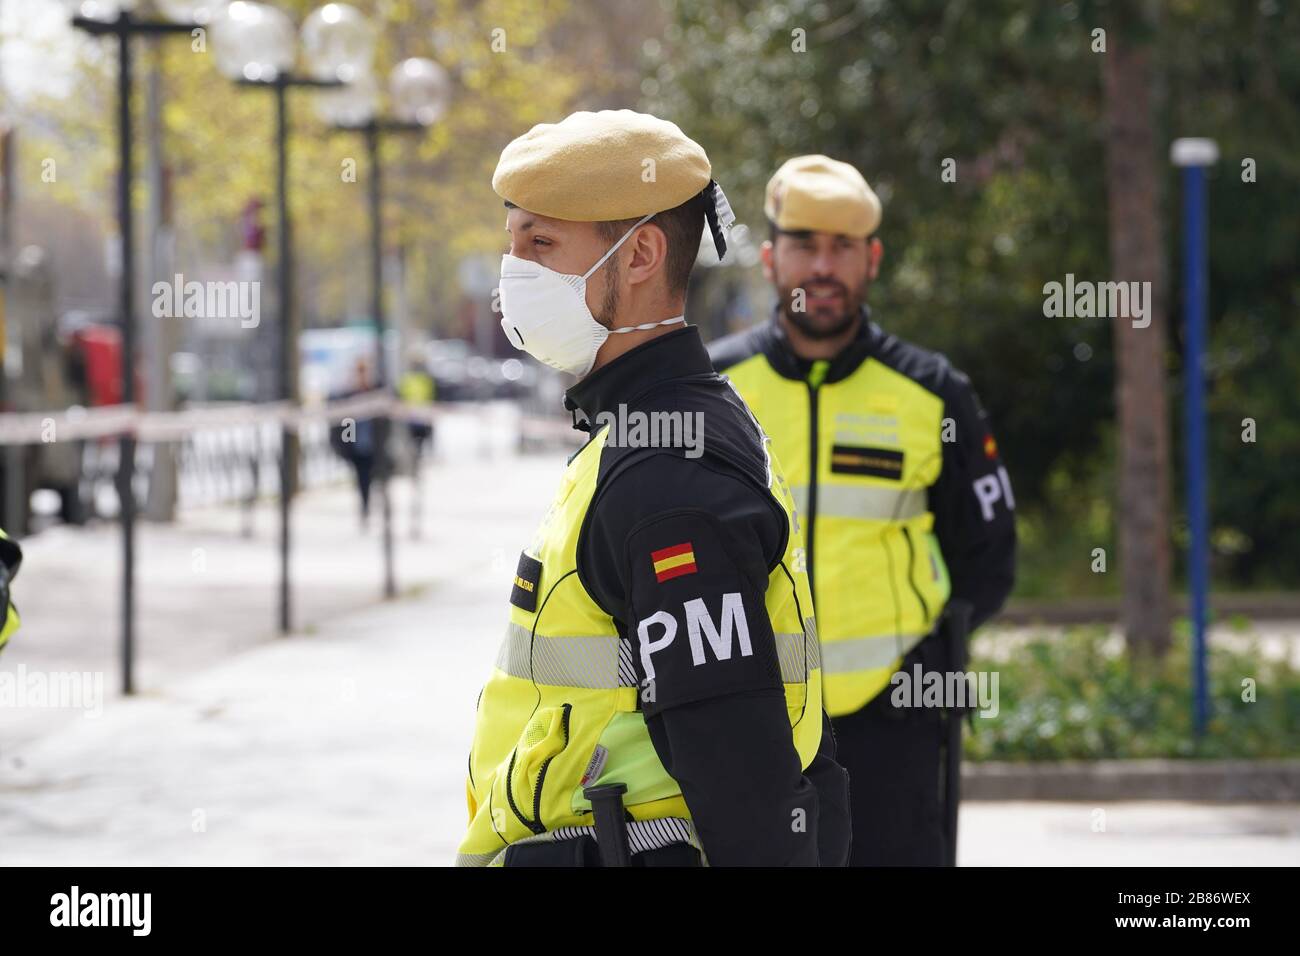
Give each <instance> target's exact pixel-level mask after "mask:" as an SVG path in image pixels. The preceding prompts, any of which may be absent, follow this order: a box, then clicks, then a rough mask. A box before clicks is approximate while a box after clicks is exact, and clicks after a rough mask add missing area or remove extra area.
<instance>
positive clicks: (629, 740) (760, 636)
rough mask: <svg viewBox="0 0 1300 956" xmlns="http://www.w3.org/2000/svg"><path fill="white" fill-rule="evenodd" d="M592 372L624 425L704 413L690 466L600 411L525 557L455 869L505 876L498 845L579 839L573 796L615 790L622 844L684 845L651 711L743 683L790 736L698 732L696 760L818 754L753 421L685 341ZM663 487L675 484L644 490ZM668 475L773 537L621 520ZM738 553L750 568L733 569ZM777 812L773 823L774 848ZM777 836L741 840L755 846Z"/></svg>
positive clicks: (584, 815)
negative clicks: (758, 692)
mask: <svg viewBox="0 0 1300 956" xmlns="http://www.w3.org/2000/svg"><path fill="white" fill-rule="evenodd" d="M638 368H639V369H640V373H639V374H638V373H637V372H636V371H635V370H636V369H638ZM604 373H608V375H607V377H611V378H613V377H616V378H617V379H618V381H619V383H620V384H621V386H622V390H621V391H620V393H619V396H620V397H619V399H618V404H617V406H614V405H610V406H601V407H602V408H603V407H617V408H619V409H620V410H621V411H622V412H627V411H629V409H628V405H630V414H631V415H633V416H637V415H639V414H640V413H641V412H642V411H643V410H651V409H652V410H655V413H656V414H662V415H664V416H665V420H667V419H669V418H671V417H672V416H674V415H675V416H677V417H678V420H680V416H681V415H682V411H681V409H688V410H689V409H700V414H701V415H703V416H704V422H705V425H704V427H705V429H706V434H705V436H704V437H705V439H706V442H707V446H706V448H705V449H704V454H703V458H704V460H703V461H699V462H694V461H692V460H691V458H690V456H689V455H685V454H684V452H683V451H682V450H681V449H680V448H678V449H672V450H664V451H662V452H659V451H656V450H655V449H653V448H651V449H647V448H645V447H638V446H637V444H636V443H637V442H642V443H643V442H644V441H645V440H646V439H645V436H641V437H639V438H638V437H637V436H636V435H634V434H632V433H630V432H628V431H627V429H626V428H624V427H623V426H624V424H625V423H617V424H603V423H602V421H601V419H600V418H597V419H596V421H595V422H594V425H595V431H594V433H593V435H592V438H591V440H590V441H589V442H588V443H587V444H586V445H585V446H584V447H583V448H582V449H581V450H580V451H579V452H578V453H577V454H575V455H574V457H573V458H572V459H571V460H570V462H569V464H568V467H567V468H566V470H565V472H564V476H563V478H562V480H561V483H560V488H559V490H558V492H557V493H556V496H555V498H554V501H553V503H552V504H551V506H550V509H549V510H548V511H547V513H546V516H545V518H544V519H543V521H542V523H541V526H540V527H539V529H538V530H537V532H536V534H535V536H534V538H533V541H532V543H531V544H530V545H529V546H528V548H527V549H526V550H525V551H524V553H523V555H522V556H521V557H520V561H519V566H518V569H517V570H516V573H515V576H514V582H513V588H512V592H511V599H510V617H509V623H508V624H507V626H506V633H505V638H504V641H503V642H502V644H501V647H500V650H499V652H498V655H497V659H496V665H495V667H494V668H493V670H492V672H491V676H490V678H489V679H488V681H487V684H486V685H485V687H484V688H483V691H482V693H481V695H480V697H479V703H478V714H477V718H476V726H475V732H474V741H473V745H472V748H471V751H470V757H469V775H468V780H467V797H468V808H469V821H470V822H469V829H468V832H467V833H466V835H465V838H464V840H463V842H462V844H461V846H460V848H459V852H458V854H457V864H458V865H466V866H484V865H493V864H500V863H502V862H504V857H505V852H504V851H505V850H506V849H507V848H509V847H511V846H512V845H516V844H519V843H524V842H534V841H543V840H555V839H567V838H569V837H572V836H578V835H580V834H582V833H583V830H582V829H581V828H584V827H586V828H590V827H591V826H592V812H591V805H590V802H589V801H588V800H587V799H586V797H585V796H584V794H583V791H584V789H585V788H586V787H590V786H596V785H603V784H606V783H611V782H617V783H622V784H625V785H626V786H627V788H628V791H627V793H626V795H625V796H624V798H623V802H624V806H625V807H626V809H627V811H628V813H629V814H630V815H631V817H632V821H633V822H631V823H630V824H629V830H630V843H631V846H632V849H633V850H634V851H635V850H638V849H653V848H655V847H657V846H665V845H667V844H668V843H669V842H678V843H692V844H694V845H696V846H699V843H698V842H697V838H696V835H695V832H694V828H693V826H692V819H693V814H692V810H691V808H690V807H689V806H688V804H687V802H686V799H685V797H684V796H683V792H682V785H681V784H679V782H678V781H677V780H676V779H674V777H673V776H671V775H670V773H669V772H668V771H667V770H666V769H665V762H666V761H665V760H661V756H660V754H661V752H660V751H659V750H657V749H656V746H655V742H654V741H653V740H652V739H651V734H650V731H649V728H648V726H647V720H649V719H651V718H654V717H658V716H661V715H664V714H666V713H669V712H671V713H679V712H681V711H689V710H690V707H689V705H690V704H692V703H694V702H700V701H707V700H710V699H713V698H715V697H717V696H719V695H728V694H742V693H745V692H748V691H750V690H753V689H756V688H762V689H763V690H764V691H767V690H768V689H771V690H772V691H776V690H777V688H782V689H783V691H784V695H783V696H784V704H785V707H784V712H785V713H784V716H785V717H788V720H789V733H790V738H789V740H788V742H786V743H785V744H784V746H783V747H776V748H775V749H771V748H770V747H769V749H763V747H767V746H768V743H775V741H770V740H769V741H768V743H764V744H763V745H762V746H760V747H758V749H755V745H753V744H747V741H746V740H745V739H744V735H745V732H746V729H747V728H746V727H745V726H743V725H741V726H734V725H728V726H726V727H722V726H719V727H712V728H708V729H707V730H705V731H704V733H702V734H701V736H706V735H707V734H709V733H714V734H718V735H720V736H721V737H722V738H723V739H722V740H719V741H707V740H702V741H700V743H701V744H702V745H703V746H704V747H705V748H706V749H707V748H709V747H712V748H716V747H717V746H719V745H721V746H724V747H726V748H728V750H729V751H733V752H735V751H742V752H743V751H745V749H746V748H747V747H748V748H749V750H748V752H749V753H751V754H752V755H753V757H752V759H753V760H754V761H755V762H756V763H757V762H760V761H765V762H766V763H767V764H768V765H775V764H777V763H780V762H782V761H784V760H786V759H787V758H794V757H795V756H797V758H798V766H799V767H800V768H807V767H808V766H809V764H810V763H811V762H812V761H813V760H814V758H816V757H817V752H818V748H819V745H820V744H821V742H822V733H823V726H824V724H823V720H822V707H821V672H820V664H819V659H818V645H817V632H816V624H815V622H814V620H813V618H812V613H811V604H812V594H811V592H810V591H809V588H808V580H807V575H806V573H805V572H804V570H803V568H802V563H801V561H800V555H801V553H802V550H803V542H802V537H801V535H800V532H799V529H798V526H797V524H795V522H794V514H793V501H792V498H791V496H790V492H789V488H788V486H787V485H786V483H785V481H784V478H783V477H782V474H781V471H780V468H779V464H778V463H777V462H776V461H775V460H773V459H771V458H770V457H769V456H768V454H767V451H766V449H765V447H764V446H763V445H762V443H761V433H760V432H759V430H758V427H757V426H756V425H755V424H754V423H753V420H752V418H751V417H750V416H749V414H748V412H747V411H746V410H745V409H744V406H743V404H742V403H741V402H740V401H738V400H737V399H736V398H735V396H734V394H733V393H732V392H731V390H730V389H729V388H728V387H727V386H726V385H725V383H723V382H722V381H721V379H720V378H719V377H718V376H717V375H715V374H714V373H713V372H712V371H711V370H710V369H709V362H708V357H707V355H706V353H705V351H704V348H703V345H702V344H700V342H699V339H698V335H697V333H696V332H695V330H694V329H685V330H682V331H680V332H677V333H670V334H669V335H665V336H662V337H661V338H660V339H658V340H655V341H653V342H651V343H649V344H647V345H643V346H641V347H640V348H638V349H637V350H635V352H633V353H629V354H628V355H627V356H624V357H623V358H622V359H620V360H618V363H617V367H616V366H615V365H613V364H612V365H611V366H609V367H607V368H606V369H604V370H602V372H598V373H595V374H596V375H602V374H604ZM688 373H693V374H688ZM674 375H678V376H683V377H678V378H673V376H674ZM593 378H594V376H593ZM668 379H671V381H667V380H668ZM584 384H586V383H584ZM570 394H571V395H572V394H573V390H571V393H570ZM624 396H626V399H627V403H628V405H625V404H623V397H624ZM581 407H583V408H584V409H585V410H586V411H588V413H589V414H595V412H596V411H597V409H593V408H588V407H587V406H585V405H583V406H581ZM690 414H694V412H690ZM636 421H638V422H639V421H640V420H639V419H637V420H636ZM641 424H644V423H641ZM638 427H639V426H638ZM742 460H743V461H744V462H746V464H745V465H744V466H743V467H742V466H740V465H738V464H737V463H738V462H741V461H742ZM670 466H671V467H670ZM646 469H650V470H649V471H646ZM670 474H671V475H672V476H674V480H672V481H669V480H667V479H666V478H665V480H657V479H656V478H655V476H658V475H663V476H667V475H670ZM676 479H682V480H685V481H688V482H689V481H699V482H704V483H706V484H707V483H711V482H712V483H719V484H720V487H721V492H720V493H719V497H723V498H725V497H726V496H727V495H730V496H731V498H732V499H736V500H743V501H745V502H749V503H752V507H754V508H755V509H756V511H757V513H758V514H759V515H760V525H761V526H762V527H763V528H765V529H767V530H768V531H770V535H769V537H770V542H769V544H768V545H765V546H764V548H763V549H762V550H761V551H760V550H755V546H754V545H751V544H746V543H745V542H744V541H743V540H741V538H739V537H734V538H733V537H732V533H733V531H735V529H736V528H737V527H739V526H738V525H729V524H727V523H726V522H725V521H723V520H719V516H718V515H716V514H712V513H698V512H696V511H694V510H692V506H691V501H690V500H683V501H681V502H680V504H681V507H676V506H674V507H672V508H671V509H670V510H668V511H661V510H660V505H659V503H658V502H656V503H655V504H654V506H653V507H652V508H651V509H650V510H651V512H652V516H651V517H647V518H644V519H643V518H640V517H639V516H634V517H630V518H629V517H628V516H627V515H626V514H625V512H627V511H632V510H635V509H636V508H637V507H639V503H638V501H634V500H632V499H631V498H629V497H628V495H629V494H630V492H628V491H623V492H619V491H618V489H619V488H624V489H627V488H631V487H636V488H638V489H639V488H641V487H643V486H649V487H650V488H652V489H661V488H662V486H664V485H667V484H672V485H673V486H674V488H680V487H684V486H681V485H679V484H678V483H677V481H676ZM625 482H631V483H632V484H630V485H629V484H625ZM637 482H641V483H642V484H637ZM687 490H689V489H687ZM664 494H665V497H666V499H667V500H670V501H672V500H674V499H675V496H676V497H678V498H681V497H684V498H685V499H690V497H691V496H690V495H689V494H686V495H684V496H683V495H680V494H679V493H678V492H677V491H674V490H673V489H667V490H665V491H664ZM695 504H696V506H698V504H699V503H698V502H695ZM624 521H628V522H630V524H631V527H630V528H629V529H624V528H623V522H624ZM612 528H615V529H617V530H616V531H611V530H610V529H612ZM593 542H595V544H594V545H593ZM593 554H594V555H598V556H597V557H595V558H594V559H593V558H592V557H591V556H592V555H593ZM733 556H734V559H735V561H737V562H739V563H740V564H742V565H744V566H746V567H748V568H750V569H751V570H750V571H747V572H745V573H744V574H741V573H740V572H739V571H737V570H736V565H735V564H734V563H733ZM751 575H752V576H751ZM753 576H757V581H761V587H756V586H754V584H755V583H757V581H756V579H755V577H753ZM620 582H626V584H622V583H620ZM616 617H617V620H616ZM778 700H779V698H778ZM777 706H778V707H779V703H778V705H777ZM765 713H770V711H765ZM665 719H666V718H665ZM777 722H778V723H780V717H778V718H777ZM778 733H779V731H778ZM764 739H765V740H767V738H764ZM681 746H682V747H683V748H684V747H686V746H688V742H683V743H682V744H681ZM677 756H678V755H676V754H674V758H676V757H677ZM670 765H671V764H670ZM752 770H753V771H754V778H755V779H759V778H763V779H770V778H771V777H772V774H771V773H770V772H768V770H767V769H766V768H765V767H764V766H762V765H756V766H754V767H752ZM794 776H795V778H798V777H799V774H798V772H797V770H796V771H795V773H794ZM697 782H698V781H697ZM713 796H714V795H712V794H711V795H710V797H713ZM762 809H763V810H764V813H766V812H767V810H768V809H770V808H762ZM710 810H711V811H712V812H723V813H724V816H725V812H724V811H721V810H718V809H717V808H714V807H710ZM698 812H699V815H700V816H703V815H704V811H703V810H699V811H698ZM747 812H752V808H745V807H736V808H734V809H733V811H732V816H733V817H734V818H735V819H737V820H743V819H745V816H744V814H745V813H747ZM768 816H771V814H768ZM790 819H791V818H790V816H789V815H788V814H787V815H786V816H785V817H784V819H782V820H779V821H777V823H776V824H775V825H776V826H779V827H780V828H781V829H782V830H783V833H784V838H789V836H790ZM588 832H590V831H588ZM776 837H777V835H774V833H764V832H755V833H753V834H752V840H753V841H754V842H755V843H759V844H761V843H763V842H765V841H767V842H773V843H774V842H776ZM665 841H667V842H665ZM703 842H704V846H703V849H704V851H705V852H706V853H707V852H708V846H707V839H705V840H704V841H703ZM755 857H756V858H761V854H757V853H756V854H755ZM812 858H813V859H814V860H815V859H816V852H815V851H814V852H813V854H812Z"/></svg>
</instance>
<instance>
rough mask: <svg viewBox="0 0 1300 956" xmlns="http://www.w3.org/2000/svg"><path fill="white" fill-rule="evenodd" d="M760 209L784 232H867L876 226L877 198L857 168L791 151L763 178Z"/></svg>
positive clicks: (843, 233) (853, 233) (852, 233)
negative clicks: (764, 193)
mask: <svg viewBox="0 0 1300 956" xmlns="http://www.w3.org/2000/svg"><path fill="white" fill-rule="evenodd" d="M763 211H764V212H765V213H766V214H767V218H768V220H769V221H771V222H772V223H774V224H775V225H776V227H777V228H778V229H781V230H784V231H786V232H802V231H804V230H808V231H811V232H833V233H836V234H838V235H842V236H869V235H871V234H872V233H873V232H875V231H876V230H877V229H878V228H879V227H880V200H879V199H878V198H877V197H876V194H875V193H874V192H872V191H871V187H870V186H868V185H867V181H866V180H865V179H863V178H862V174H861V173H860V172H858V171H857V170H856V169H854V168H853V167H852V166H850V165H849V164H848V163H841V162H839V161H838V160H835V159H831V158H830V157H828V156H796V157H795V158H794V159H791V160H788V161H787V162H786V163H785V164H784V165H783V166H782V167H781V168H780V169H778V170H777V171H776V175H774V176H773V177H772V178H771V179H770V180H768V183H767V199H766V201H765V202H764V203H763Z"/></svg>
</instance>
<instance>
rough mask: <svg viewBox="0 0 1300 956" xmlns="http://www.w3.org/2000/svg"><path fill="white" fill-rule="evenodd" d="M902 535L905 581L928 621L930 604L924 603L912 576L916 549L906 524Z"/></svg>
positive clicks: (914, 567)
mask: <svg viewBox="0 0 1300 956" xmlns="http://www.w3.org/2000/svg"><path fill="white" fill-rule="evenodd" d="M903 537H904V538H905V539H906V540H907V583H908V584H910V585H911V586H912V593H913V594H915V595H916V599H917V600H918V601H920V602H921V613H922V614H923V615H924V620H925V621H926V622H929V620H930V605H928V604H926V603H925V598H923V597H922V596H921V589H920V588H919V587H917V586H916V578H915V577H914V576H913V572H914V571H915V570H916V549H915V548H914V547H913V546H912V532H911V531H910V530H909V529H908V527H907V525H903Z"/></svg>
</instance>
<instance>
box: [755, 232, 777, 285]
mask: <svg viewBox="0 0 1300 956" xmlns="http://www.w3.org/2000/svg"><path fill="white" fill-rule="evenodd" d="M758 258H759V259H761V260H762V262H763V278H764V279H766V280H767V281H768V282H775V281H776V266H775V265H774V263H775V262H776V260H775V259H774V258H773V257H772V240H771V239H764V240H763V244H762V245H761V246H759V247H758Z"/></svg>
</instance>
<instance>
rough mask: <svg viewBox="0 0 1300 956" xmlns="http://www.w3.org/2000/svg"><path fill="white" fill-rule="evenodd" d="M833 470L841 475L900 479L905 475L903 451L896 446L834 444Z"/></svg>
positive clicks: (832, 451)
mask: <svg viewBox="0 0 1300 956" xmlns="http://www.w3.org/2000/svg"><path fill="white" fill-rule="evenodd" d="M831 471H832V472H833V473H834V474H839V475H866V476H868V477H871V478H889V479H892V480H894V481H899V480H901V479H902V477H903V453H902V452H901V451H900V450H898V449H896V448H868V447H866V446H864V445H832V446H831Z"/></svg>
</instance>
